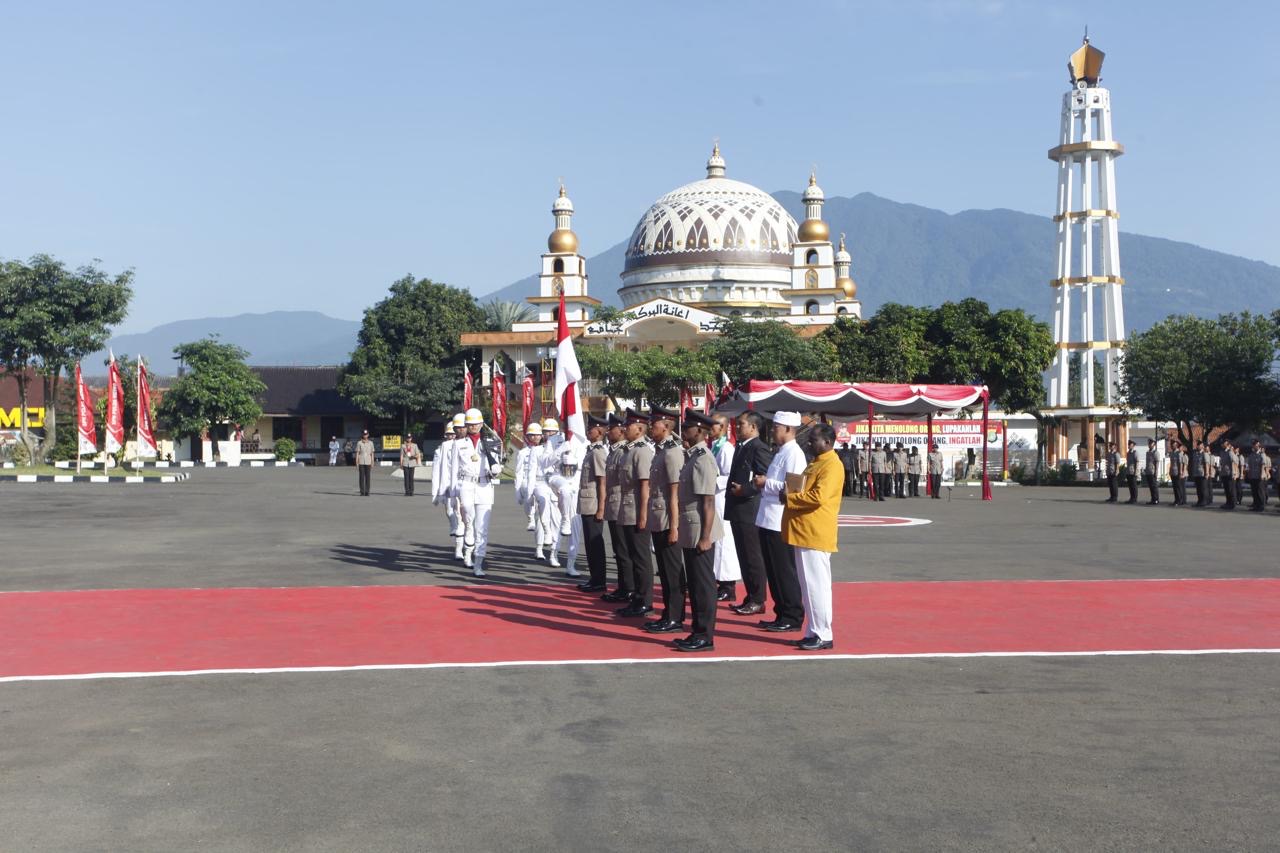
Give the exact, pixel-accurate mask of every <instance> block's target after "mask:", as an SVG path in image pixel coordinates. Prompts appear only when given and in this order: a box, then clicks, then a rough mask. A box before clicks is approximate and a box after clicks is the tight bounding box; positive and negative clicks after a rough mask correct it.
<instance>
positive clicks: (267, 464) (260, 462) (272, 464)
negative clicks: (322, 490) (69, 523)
mask: <svg viewBox="0 0 1280 853" xmlns="http://www.w3.org/2000/svg"><path fill="white" fill-rule="evenodd" d="M4 467H6V468H12V467H13V463H6V464H5V466H4ZM53 467H55V468H75V467H76V463H74V462H66V461H63V462H54V463H53ZM82 467H84V468H101V467H102V466H101V465H100V464H99V463H97V462H86V463H84V464H83V466H82ZM123 467H125V468H134V467H137V468H289V467H299V468H301V467H302V463H301V462H296V461H290V462H277V461H275V460H270V461H269V460H266V459H254V460H251V461H248V462H238V463H236V464H235V465H232V464H231V463H230V462H193V461H191V460H183V461H181V462H143V463H142V464H140V465H136V466H135V465H132V464H129V465H125V466H123Z"/></svg>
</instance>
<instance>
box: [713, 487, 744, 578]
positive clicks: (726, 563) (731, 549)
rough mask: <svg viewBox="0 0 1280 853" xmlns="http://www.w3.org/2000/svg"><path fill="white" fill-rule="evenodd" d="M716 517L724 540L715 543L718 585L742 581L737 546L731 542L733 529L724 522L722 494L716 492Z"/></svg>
mask: <svg viewBox="0 0 1280 853" xmlns="http://www.w3.org/2000/svg"><path fill="white" fill-rule="evenodd" d="M716 515H718V516H720V521H721V522H722V524H721V527H723V528H724V538H723V539H721V540H720V541H719V542H717V543H716V547H715V554H716V558H715V572H716V581H718V582H719V583H737V582H738V581H740V580H742V567H741V566H739V565H738V546H737V545H736V544H735V543H734V541H733V528H732V527H730V526H729V522H727V521H725V520H724V492H716Z"/></svg>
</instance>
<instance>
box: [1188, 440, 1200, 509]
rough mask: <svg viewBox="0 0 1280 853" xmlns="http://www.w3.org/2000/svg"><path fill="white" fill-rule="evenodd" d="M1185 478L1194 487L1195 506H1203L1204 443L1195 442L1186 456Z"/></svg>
mask: <svg viewBox="0 0 1280 853" xmlns="http://www.w3.org/2000/svg"><path fill="white" fill-rule="evenodd" d="M1187 476H1188V477H1190V478H1191V484H1192V485H1194V486H1195V487H1196V506H1198V507H1200V506H1204V442H1203V441H1197V442H1196V443H1195V445H1194V446H1193V447H1192V448H1191V452H1190V453H1189V454H1187Z"/></svg>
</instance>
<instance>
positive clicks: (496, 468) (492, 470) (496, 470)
mask: <svg viewBox="0 0 1280 853" xmlns="http://www.w3.org/2000/svg"><path fill="white" fill-rule="evenodd" d="M501 473H502V466H501V465H499V464H498V463H496V462H495V463H493V464H492V465H490V466H489V476H491V477H496V476H498V475H499V474H501Z"/></svg>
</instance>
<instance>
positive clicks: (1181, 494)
mask: <svg viewBox="0 0 1280 853" xmlns="http://www.w3.org/2000/svg"><path fill="white" fill-rule="evenodd" d="M1169 480H1170V482H1172V483H1173V505H1174V506H1185V505H1186V503H1187V454H1186V453H1183V452H1182V444H1181V443H1180V442H1178V441H1170V442H1169Z"/></svg>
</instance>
